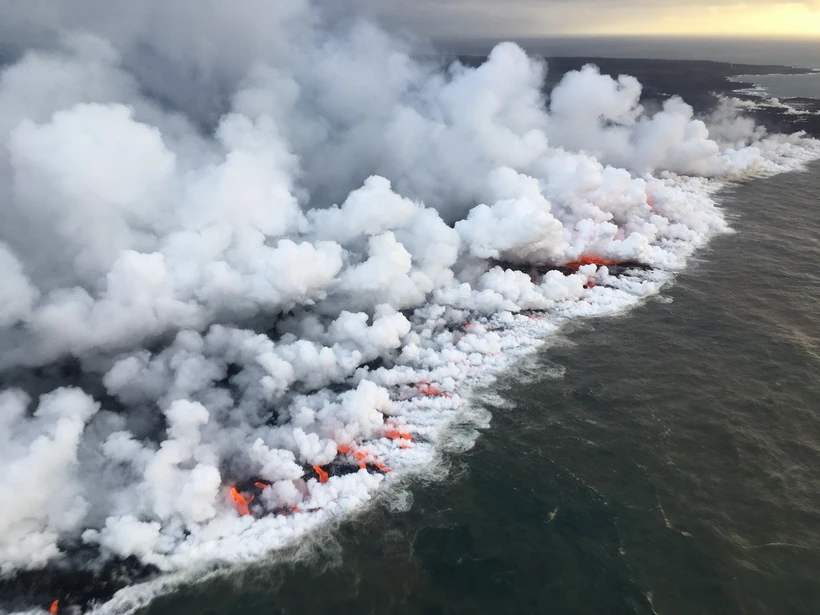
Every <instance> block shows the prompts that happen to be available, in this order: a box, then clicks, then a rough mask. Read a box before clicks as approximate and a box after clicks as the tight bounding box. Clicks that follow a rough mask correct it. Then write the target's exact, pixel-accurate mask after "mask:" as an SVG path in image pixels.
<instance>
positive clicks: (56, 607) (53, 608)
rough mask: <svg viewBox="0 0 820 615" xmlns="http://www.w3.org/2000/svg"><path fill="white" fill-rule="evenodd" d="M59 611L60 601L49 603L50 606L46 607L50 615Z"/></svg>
mask: <svg viewBox="0 0 820 615" xmlns="http://www.w3.org/2000/svg"><path fill="white" fill-rule="evenodd" d="M59 610H60V601H59V600H55V601H54V602H52V603H51V606H50V607H48V612H49V613H52V614H53V613H56V612H57V611H59Z"/></svg>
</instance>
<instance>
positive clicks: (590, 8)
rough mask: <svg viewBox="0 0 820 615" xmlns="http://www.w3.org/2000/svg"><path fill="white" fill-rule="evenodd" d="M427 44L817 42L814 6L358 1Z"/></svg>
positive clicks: (653, 0)
mask: <svg viewBox="0 0 820 615" xmlns="http://www.w3.org/2000/svg"><path fill="white" fill-rule="evenodd" d="M364 2H365V3H366V4H369V5H370V6H371V7H372V8H374V9H375V10H376V11H377V12H380V13H382V14H383V15H385V16H386V17H387V18H389V19H391V20H395V21H397V22H398V23H401V24H402V25H405V26H409V27H411V28H413V29H417V30H421V31H423V32H425V33H427V34H429V35H432V36H453V37H455V36H462V37H471V36H483V35H487V36H492V35H499V34H504V35H515V36H535V35H584V34H590V35H624V34H626V35H628V34H636V35H679V36H692V35H700V36H772V37H789V36H794V37H818V38H820V0H814V1H806V2H799V1H797V2H777V1H775V2H772V1H764V0H751V1H747V2H736V1H734V0H401V1H400V2H389V1H387V2H385V1H384V0H364Z"/></svg>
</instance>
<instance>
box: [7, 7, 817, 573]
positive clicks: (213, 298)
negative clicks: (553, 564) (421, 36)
mask: <svg viewBox="0 0 820 615" xmlns="http://www.w3.org/2000/svg"><path fill="white" fill-rule="evenodd" d="M2 4H3V8H2V11H3V15H4V18H3V21H4V23H3V24H2V26H0V28H6V32H5V34H4V35H3V36H4V38H3V40H5V41H9V42H10V47H9V49H8V51H9V53H10V54H11V55H10V57H12V58H13V60H12V61H10V62H9V63H8V64H7V65H6V66H5V68H4V69H3V71H2V73H0V143H2V144H3V147H2V148H0V341H1V342H2V347H3V349H4V351H3V353H2V355H0V367H2V368H3V369H4V370H5V373H6V374H9V375H10V376H9V377H8V378H7V379H6V381H7V383H8V382H10V381H12V379H13V378H16V377H17V376H16V375H19V374H26V373H29V374H30V373H37V374H40V375H42V376H43V377H48V376H49V374H51V373H52V372H53V371H54V370H56V369H57V368H55V367H53V366H54V364H55V362H58V363H57V365H58V366H60V365H62V366H65V365H67V363H66V359H67V358H71V359H72V360H73V361H74V362H75V363H74V364H75V368H74V370H73V375H72V376H71V377H70V378H69V377H68V376H66V377H65V378H64V384H66V383H68V384H73V386H65V387H63V388H56V389H55V390H51V391H48V392H45V393H44V394H43V395H42V396H41V397H40V398H39V399H36V398H33V397H32V395H33V396H34V397H36V395H37V394H39V393H42V391H37V392H35V393H32V391H31V390H30V391H28V392H24V391H23V390H22V389H21V388H17V387H15V386H11V385H10V384H7V386H8V388H7V389H6V390H5V391H3V392H2V393H0V464H2V468H3V472H2V476H0V575H3V576H6V577H8V576H13V575H15V574H18V573H20V572H21V571H24V570H31V569H34V568H40V567H43V566H46V565H49V564H52V563H54V562H58V561H60V559H61V558H63V557H64V556H65V554H66V553H67V552H70V551H71V549H74V548H78V547H80V546H82V547H83V548H90V549H92V550H94V552H95V553H97V556H96V557H99V558H100V559H101V560H105V559H106V558H112V557H120V558H122V557H128V556H133V557H136V558H138V559H139V560H141V561H142V562H144V563H146V564H151V565H153V566H156V567H157V568H159V569H160V570H179V569H186V568H189V567H196V566H200V565H204V564H210V563H214V562H237V561H248V560H251V559H253V558H258V557H260V556H262V555H264V554H265V553H266V552H268V551H269V550H270V549H275V548H278V547H281V546H283V545H286V544H289V543H291V542H292V541H294V540H295V539H297V538H298V537H299V536H301V535H303V534H304V533H305V532H307V531H309V530H310V529H311V528H313V527H316V526H317V525H318V524H321V523H323V522H325V521H326V520H328V519H329V518H332V517H336V516H338V515H339V514H342V513H345V512H347V511H351V510H354V509H356V508H359V507H360V506H361V505H362V504H363V503H365V502H367V501H368V500H369V499H370V498H371V497H372V495H373V493H374V491H375V490H377V489H378V488H379V487H380V486H381V485H383V484H385V483H390V482H391V481H395V480H396V479H397V478H398V477H400V476H402V475H406V474H407V473H409V472H413V471H418V470H419V469H421V468H423V467H424V466H425V465H426V464H429V463H430V462H431V461H432V460H433V458H434V453H435V450H436V444H437V442H438V441H439V438H440V437H441V434H442V430H443V428H444V427H445V426H446V425H447V424H448V422H451V421H452V420H453V419H454V417H456V416H457V414H458V412H459V411H460V410H461V409H463V403H464V402H463V399H462V397H460V395H461V396H463V395H464V393H465V391H466V390H467V388H468V387H469V386H471V385H472V384H474V383H476V382H482V381H484V379H486V377H487V376H488V375H490V374H492V373H494V372H496V371H497V370H498V369H499V368H501V367H503V366H505V365H508V364H509V362H510V361H511V360H513V359H514V358H515V357H517V356H520V355H521V354H522V353H524V352H526V351H528V350H529V349H531V348H533V347H536V346H537V345H538V344H539V343H540V341H541V340H542V339H543V338H544V337H545V336H546V335H547V334H549V333H550V332H551V331H553V330H554V329H555V328H556V327H557V326H559V325H560V324H561V322H563V321H564V320H566V319H568V318H573V317H579V316H590V315H599V314H607V313H611V312H613V311H615V310H621V309H624V308H627V307H629V306H631V305H634V304H635V303H636V302H637V301H639V300H640V299H641V298H642V297H645V296H647V295H650V294H653V293H656V292H657V291H658V289H659V287H660V286H661V285H662V284H663V283H664V282H665V281H666V280H668V279H669V276H670V272H674V271H675V270H678V269H680V268H681V267H683V266H684V264H685V260H686V258H687V256H689V255H690V254H691V253H692V251H693V250H694V249H696V248H697V247H698V246H701V245H702V244H703V243H704V242H706V241H707V240H708V239H709V238H710V237H711V236H712V235H714V234H715V233H720V232H724V231H727V230H728V227H727V225H726V223H725V221H724V219H723V217H722V216H721V213H720V211H719V210H718V209H717V208H716V207H715V204H714V202H713V200H712V197H711V195H712V194H713V193H714V191H715V190H716V189H717V188H718V187H719V186H720V185H721V182H723V181H725V180H729V179H739V178H743V177H748V176H753V175H761V174H767V173H774V172H781V171H784V170H788V169H793V168H797V167H799V166H800V165H801V164H802V163H803V162H805V161H807V160H810V159H812V158H814V157H816V156H817V155H818V154H820V146H818V144H817V143H816V142H815V141H812V140H808V139H805V138H802V137H801V136H799V135H794V136H790V137H784V136H769V135H766V134H765V131H763V130H762V129H760V128H758V127H755V126H754V125H753V124H752V123H751V122H749V121H748V120H745V119H743V118H742V117H739V116H738V115H737V114H736V113H735V112H734V110H733V109H732V107H731V103H729V102H726V103H724V105H723V106H722V107H721V108H720V109H718V110H717V111H716V112H715V114H714V116H712V117H711V118H706V119H705V120H701V119H695V118H694V117H693V112H692V109H691V108H690V107H689V106H687V105H686V104H685V103H684V102H683V101H681V100H679V99H677V98H673V99H671V100H668V101H667V102H666V103H665V104H664V105H663V107H662V108H661V109H659V110H657V111H656V112H654V113H648V112H646V111H645V110H644V109H643V108H642V107H641V105H640V104H639V98H640V93H641V86H640V84H639V83H638V82H637V81H636V80H635V79H633V78H631V77H620V78H618V79H617V80H613V79H612V78H610V77H608V76H603V75H601V74H599V72H598V70H597V69H596V68H595V67H592V66H588V67H585V68H583V69H582V70H580V71H578V72H572V73H569V74H568V75H566V76H565V78H564V79H563V80H562V81H561V82H560V84H559V85H558V86H557V87H556V88H555V89H554V90H553V91H552V93H551V94H550V95H549V96H548V97H547V96H546V95H545V94H544V92H543V91H542V85H543V80H544V73H545V70H546V67H545V65H544V64H543V63H541V62H540V61H538V60H536V59H533V58H529V57H527V56H526V55H525V53H524V52H523V51H522V50H521V49H520V48H518V47H517V46H515V45H513V44H503V45H500V46H498V47H497V48H496V49H494V50H493V52H492V54H491V55H490V57H489V59H488V60H487V61H486V62H485V63H484V64H483V65H481V66H480V67H478V68H468V67H465V66H461V65H459V64H458V63H454V64H452V65H449V66H446V65H441V64H439V63H436V62H431V61H421V60H417V59H414V57H413V56H412V55H411V53H410V51H409V46H408V45H407V44H406V43H405V42H403V41H401V40H399V39H395V38H391V37H389V36H388V35H387V34H385V33H384V32H383V31H381V30H380V29H378V28H377V27H376V26H374V25H372V24H370V23H368V22H366V21H364V20H359V19H349V18H348V19H344V20H342V19H336V18H335V17H338V15H334V19H331V18H329V17H328V15H327V13H325V12H324V11H323V9H322V7H321V6H319V5H318V4H316V3H312V2H309V1H307V0H243V1H241V2H231V3H228V2H222V1H217V0H211V1H206V2H203V1H202V0H198V1H196V2H194V1H193V0H190V1H189V0H184V1H179V2H170V3H169V2H163V1H161V0H143V1H142V2H129V3H126V2H124V1H123V2H120V1H116V2H111V1H110V0H107V1H106V2H102V1H101V0H99V1H90V0H88V1H78V2H73V3H71V6H70V8H69V6H68V3H50V2H40V1H39V0H29V1H27V2H13V3H12V2H10V1H4V2H3V3H2ZM58 4H59V7H65V8H58ZM329 24H333V25H329ZM35 368H36V369H38V370H39V371H37V372H31V370H32V369H35ZM77 368H79V369H77ZM50 370H51V371H50ZM38 377H39V376H38ZM69 381H70V382H69ZM78 385H81V386H82V388H80V386H78ZM21 494H23V495H21Z"/></svg>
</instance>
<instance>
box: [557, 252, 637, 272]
mask: <svg viewBox="0 0 820 615" xmlns="http://www.w3.org/2000/svg"><path fill="white" fill-rule="evenodd" d="M622 264H623V261H614V260H611V259H608V258H603V257H601V256H595V255H588V256H582V257H580V258H579V259H578V260H575V261H570V262H569V263H565V264H563V265H561V266H562V267H564V268H565V269H569V270H570V271H578V270H579V269H580V268H581V267H583V266H584V265H597V266H598V267H605V266H607V265H622Z"/></svg>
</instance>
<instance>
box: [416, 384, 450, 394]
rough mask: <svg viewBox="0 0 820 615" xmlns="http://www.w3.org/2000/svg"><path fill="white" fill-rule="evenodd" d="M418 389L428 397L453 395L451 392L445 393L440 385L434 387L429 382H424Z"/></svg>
mask: <svg viewBox="0 0 820 615" xmlns="http://www.w3.org/2000/svg"><path fill="white" fill-rule="evenodd" d="M418 391H419V393H421V394H422V395H425V396H427V397H452V395H450V394H449V393H445V392H444V391H442V390H441V389H439V388H438V387H434V386H433V385H432V384H427V383H426V382H422V383H420V384H419V385H418Z"/></svg>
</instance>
